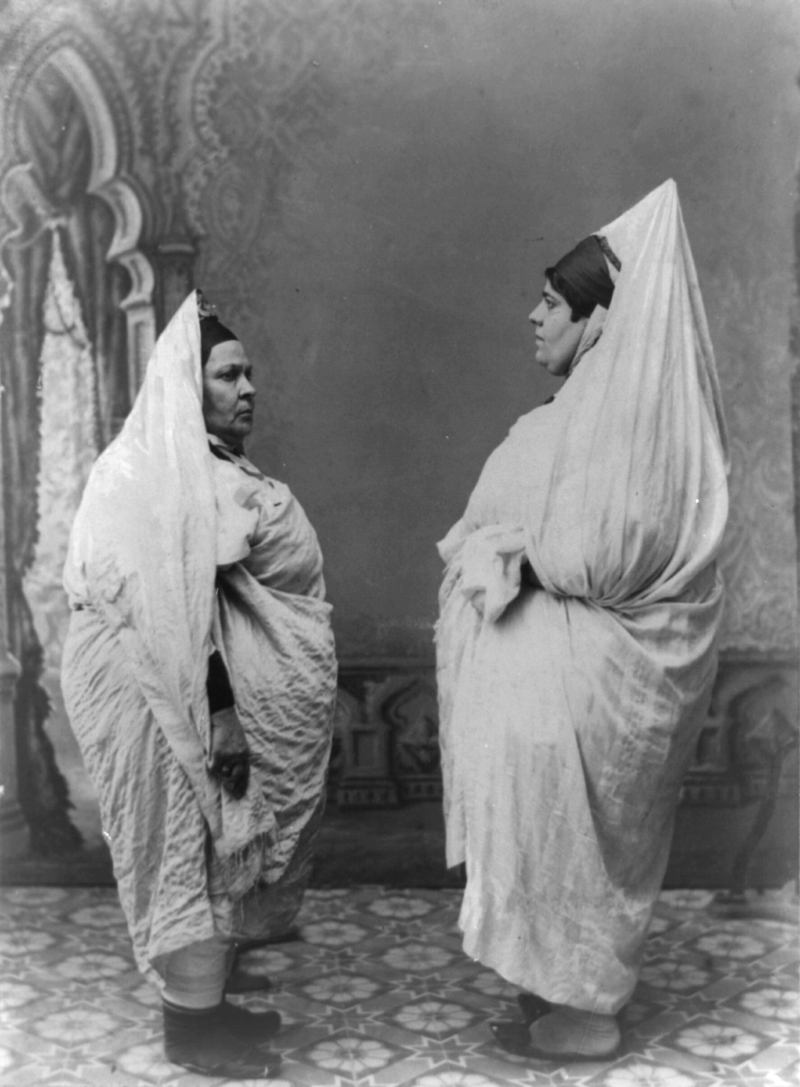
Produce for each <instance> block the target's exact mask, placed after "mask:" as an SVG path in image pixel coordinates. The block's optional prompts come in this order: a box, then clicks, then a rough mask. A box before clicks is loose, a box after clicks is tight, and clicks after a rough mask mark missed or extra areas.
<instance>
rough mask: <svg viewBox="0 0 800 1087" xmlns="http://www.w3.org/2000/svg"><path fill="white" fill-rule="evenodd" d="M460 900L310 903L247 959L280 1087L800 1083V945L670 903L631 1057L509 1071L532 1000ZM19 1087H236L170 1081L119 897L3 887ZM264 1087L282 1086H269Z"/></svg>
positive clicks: (12, 1063)
mask: <svg viewBox="0 0 800 1087" xmlns="http://www.w3.org/2000/svg"><path fill="white" fill-rule="evenodd" d="M459 897H460V896H459V892H457V891H428V890H420V891H389V890H382V889H381V888H377V887H360V888H354V889H352V890H328V891H324V890H318V891H312V892H309V894H308V896H307V899H306V904H305V906H304V908H303V913H302V915H301V919H300V920H301V924H302V928H301V936H302V939H301V940H299V941H296V942H292V943H285V944H279V945H274V946H272V947H270V948H268V949H265V950H259V951H253V952H250V953H249V955H248V960H249V962H250V964H251V965H254V964H258V965H259V966H260V967H261V968H265V969H266V970H267V972H268V973H269V974H270V976H271V977H272V978H273V979H274V989H273V990H272V991H271V992H270V993H268V994H264V995H250V996H247V997H241V998H238V999H240V1000H243V1001H244V1003H246V1004H247V1005H248V1006H251V1007H253V1008H254V1009H255V1008H266V1007H275V1008H278V1009H279V1010H280V1012H281V1014H282V1016H283V1020H284V1028H283V1030H282V1032H281V1034H280V1036H279V1037H278V1039H277V1045H276V1047H275V1048H277V1049H278V1050H279V1051H280V1052H281V1054H282V1056H283V1068H282V1071H281V1074H280V1077H281V1078H280V1079H278V1080H273V1081H272V1082H273V1084H275V1087H290V1085H296V1087H345V1085H347V1087H355V1085H357V1087H393V1085H400V1084H403V1085H408V1087H412V1085H413V1087H492V1085H506V1084H520V1085H522V1084H543V1085H544V1084H549V1085H553V1087H556V1085H562V1084H574V1085H581V1087H584V1085H585V1087H590V1085H591V1087H729V1085H733V1087H735V1085H740V1087H741V1085H748V1087H750V1085H752V1084H758V1085H759V1087H760V1085H765V1087H773V1085H774V1087H778V1085H784V1084H795V1085H796V1084H798V1083H800V1037H799V1036H798V1027H799V1026H800V999H799V994H798V945H797V930H796V929H795V928H794V926H792V925H791V924H788V923H786V922H785V921H779V920H774V919H765V920H748V921H736V920H723V919H720V918H719V917H718V916H716V915H715V914H714V913H713V911H712V910H710V909H709V908H708V907H709V905H710V902H711V895H710V894H707V893H705V892H699V891H684V892H680V891H671V892H670V891H668V892H665V893H664V894H663V895H662V897H661V899H660V902H659V905H658V910H657V915H656V917H655V919H654V924H653V928H652V932H651V936H650V941H649V954H648V960H647V965H646V966H645V969H644V971H643V975H642V980H641V983H640V985H639V987H638V989H637V991H636V994H635V997H634V1000H633V1001H632V1002H631V1004H630V1005H629V1006H628V1008H627V1009H626V1011H625V1013H624V1017H623V1030H624V1047H623V1055H622V1056H621V1057H619V1058H618V1059H617V1060H616V1061H614V1062H613V1063H611V1064H583V1065H574V1066H573V1067H571V1068H556V1067H554V1066H553V1065H551V1064H542V1063H535V1062H531V1061H525V1060H521V1059H516V1058H514V1057H510V1056H507V1057H506V1056H503V1055H501V1054H500V1053H499V1052H498V1051H496V1050H495V1049H494V1048H493V1047H492V1044H491V1034H490V1031H489V1027H488V1022H489V1020H491V1019H495V1018H509V1017H516V1015H517V1012H516V1004H515V999H514V998H515V995H516V992H517V990H516V989H515V988H514V987H512V986H509V985H506V984H505V983H504V982H503V981H502V980H501V979H500V978H498V977H497V975H495V974H494V973H492V972H491V971H488V970H485V969H484V968H483V967H481V966H480V965H479V964H477V963H474V962H471V961H470V960H468V959H467V958H466V957H465V956H464V955H463V953H462V952H461V947H460V939H459V936H458V933H457V930H456V917H457V912H458V902H459ZM0 922H1V923H2V931H1V932H0V971H1V973H0V999H1V1001H2V1009H3V1010H2V1020H1V1021H0V1083H2V1085H3V1087H23V1085H26V1087H27V1085H31V1087H34V1085H36V1087H40V1085H48V1087H62V1085H63V1087H67V1085H74V1084H93V1085H95V1087H150V1085H154V1084H155V1085H160V1087H167V1085H169V1087H178V1085H179V1087H201V1085H207V1087H219V1085H220V1084H221V1083H222V1081H220V1080H216V1079H214V1080H212V1079H208V1078H204V1077H201V1076H196V1075H193V1074H191V1073H188V1072H186V1071H183V1070H181V1069H180V1068H177V1067H175V1066H173V1065H170V1064H168V1063H167V1062H166V1061H165V1059H164V1057H163V1054H162V1048H161V1015H160V1010H159V998H158V995H157V994H156V993H155V991H154V990H153V989H151V988H150V987H149V986H148V985H147V984H146V983H144V982H143V980H142V978H141V977H140V976H139V975H138V974H137V972H136V970H135V968H134V965H133V960H132V957H131V951H130V945H129V942H128V937H127V933H126V929H125V924H124V921H123V917H122V913H121V911H120V909H119V906H118V904H117V898H116V894H115V892H114V891H113V890H110V889H107V888H78V889H61V888H53V887H48V888H6V889H3V890H0ZM262 1082H263V1081H262Z"/></svg>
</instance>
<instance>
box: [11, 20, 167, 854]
mask: <svg viewBox="0 0 800 1087" xmlns="http://www.w3.org/2000/svg"><path fill="white" fill-rule="evenodd" d="M2 127H3V131H4V133H7V134H8V141H7V145H6V148H5V158H4V161H3V162H2V167H1V169H0V351H1V352H2V361H3V384H4V400H5V403H4V430H5V435H6V440H5V443H4V449H3V454H4V456H3V459H4V462H5V465H4V485H5V494H6V507H5V508H6V523H5V538H6V553H7V555H8V561H7V569H6V578H7V586H6V593H5V600H6V607H7V616H4V617H3V618H4V619H5V621H6V622H5V623H4V627H5V628H6V629H7V630H8V639H9V648H10V651H11V654H12V657H13V659H14V660H15V661H16V662H17V664H18V666H19V675H18V678H17V685H16V700H15V713H14V721H13V730H14V737H13V739H14V741H15V744H16V753H17V764H18V798H19V804H20V806H21V808H22V811H23V813H24V816H25V820H26V822H27V824H28V827H29V828H30V833H31V839H32V845H33V848H34V849H35V850H36V851H37V852H40V853H43V854H45V855H47V854H51V853H56V854H57V853H58V852H60V851H61V850H63V849H64V848H65V847H72V846H76V845H78V844H79V843H80V840H81V832H80V829H79V827H78V826H76V825H75V822H74V821H73V820H72V819H71V818H70V808H71V807H72V803H71V800H70V788H69V783H68V782H67V781H66V780H65V777H64V774H63V773H62V772H61V770H60V769H59V764H60V763H61V762H62V760H61V758H58V757H57V755H60V752H57V751H56V750H54V745H55V747H56V748H57V747H58V746H59V745H62V746H63V744H65V743H66V744H67V746H69V743H70V737H69V735H68V734H60V733H59V734H58V735H55V736H52V735H51V734H49V732H48V730H47V729H46V728H45V723H46V722H47V720H48V717H49V716H50V715H51V712H52V711H53V710H54V709H57V708H58V706H59V704H60V690H59V680H58V677H59V668H60V658H61V649H62V646H63V638H64V635H65V632H66V625H67V622H68V609H67V603H66V597H65V594H64V592H63V589H62V587H61V570H62V568H63V563H64V558H65V556H66V547H67V541H68V536H69V529H70V526H71V523H72V519H73V517H74V515H75V512H76V510H77V507H78V503H79V501H80V497H81V493H82V491H83V486H84V484H85V481H86V478H87V476H88V472H89V470H90V468H91V465H92V463H93V461H94V459H95V457H96V456H97V454H98V453H99V452H100V451H101V450H102V449H103V448H104V446H105V445H106V444H107V443H108V442H109V441H110V439H111V438H112V437H113V435H114V434H115V433H116V431H117V430H118V428H119V426H120V425H121V423H122V421H123V420H124V418H125V416H126V415H127V413H128V411H129V409H130V405H131V403H132V400H133V397H134V396H135V393H136V389H137V388H138V385H139V381H140V378H141V372H142V369H143V366H144V363H145V361H146V358H147V356H148V354H149V352H150V350H151V348H152V344H153V342H154V337H155V310H154V304H153V287H154V276H153V270H152V266H151V263H150V261H149V260H148V259H147V257H146V256H145V254H144V253H143V252H142V250H141V248H140V243H141V238H142V232H143V225H144V220H145V213H146V208H145V205H144V202H143V198H142V190H141V188H140V187H139V186H137V185H136V183H135V182H134V181H133V179H132V178H131V177H130V175H129V170H128V165H129V159H130V150H131V133H130V127H131V126H130V122H129V119H128V117H127V111H126V109H125V107H124V105H123V98H122V96H121V95H120V94H119V92H118V90H117V89H116V88H115V85H114V81H113V79H112V77H111V75H110V73H109V71H108V68H107V66H106V64H105V63H104V62H103V61H101V60H100V58H99V56H98V55H97V53H96V52H95V51H94V50H93V49H92V48H91V47H89V46H88V45H87V43H86V42H85V41H83V40H82V39H81V38H80V37H78V36H77V35H76V34H73V33H69V32H64V33H62V34H61V35H59V36H56V37H55V38H53V39H51V40H50V41H48V42H47V47H46V49H45V48H40V49H39V50H38V51H37V50H34V51H33V53H32V54H31V55H30V56H29V57H28V58H27V60H26V61H25V62H24V63H23V64H22V65H21V66H20V70H19V73H18V76H17V79H16V81H15V84H14V86H13V87H12V89H11V93H10V94H9V96H8V98H7V99H6V104H5V109H4V117H3V126H2ZM8 727H12V726H10V725H9V726H8ZM3 742H4V746H5V749H6V750H8V749H9V745H8V740H7V737H6V736H4V737H3ZM70 761H71V759H70V758H69V756H68V757H67V759H66V763H67V765H69V763H70Z"/></svg>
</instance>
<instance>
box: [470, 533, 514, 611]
mask: <svg viewBox="0 0 800 1087" xmlns="http://www.w3.org/2000/svg"><path fill="white" fill-rule="evenodd" d="M524 559H525V540H524V534H523V531H522V529H521V528H511V527H509V526H508V525H490V526H488V527H486V528H481V529H478V530H477V531H475V532H473V533H472V534H471V535H470V536H469V537H468V538H467V539H466V541H465V543H464V547H463V551H462V553H461V561H462V571H463V578H462V582H461V592H462V593H463V594H464V595H465V596H467V597H469V598H470V600H471V601H472V604H473V606H474V607H475V609H476V611H477V612H478V614H479V615H482V616H483V618H484V619H486V620H487V621H488V622H490V623H496V622H497V620H498V619H499V618H500V616H501V615H502V614H503V612H504V611H505V609H506V608H507V607H508V605H509V604H510V603H511V601H512V600H515V599H516V597H517V596H518V595H519V590H520V567H521V564H522V562H523V560H524Z"/></svg>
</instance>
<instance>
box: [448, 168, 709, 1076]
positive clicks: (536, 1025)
mask: <svg viewBox="0 0 800 1087" xmlns="http://www.w3.org/2000/svg"><path fill="white" fill-rule="evenodd" d="M545 275H546V279H545V287H544V294H543V298H542V301H541V302H540V303H539V305H538V306H537V307H536V309H535V310H534V311H533V313H532V314H531V318H530V319H531V321H532V323H533V325H534V328H535V332H536V357H537V359H538V361H539V362H540V363H541V364H542V365H543V366H545V367H546V368H547V369H548V371H549V372H550V373H552V374H555V375H559V376H564V377H568V378H569V380H567V381H566V383H565V384H564V385H563V387H562V388H561V390H560V391H559V392H558V394H557V395H556V396H555V398H553V399H552V400H551V402H549V403H548V404H546V405H543V406H542V407H540V408H538V409H536V410H535V411H532V412H530V413H529V414H528V415H524V416H523V417H522V418H521V419H519V420H518V422H517V423H516V424H515V425H514V427H513V428H512V429H511V432H510V434H509V436H508V438H507V439H506V440H505V441H504V442H503V443H502V445H500V446H499V447H498V448H497V449H496V450H495V451H494V452H493V453H492V455H491V456H490V457H489V460H488V461H487V463H486V465H485V466H484V469H483V472H482V473H481V476H480V478H479V480H478V483H477V485H476V487H475V489H474V491H473V493H472V495H471V497H470V500H469V503H468V505H467V509H466V512H465V514H464V516H463V517H462V519H461V520H460V521H459V522H458V523H457V524H456V525H455V526H454V527H453V528H452V529H451V531H450V532H449V534H448V535H447V537H446V539H445V540H444V541H443V542H442V543H441V544H440V545H439V549H440V553H441V555H442V557H443V558H444V560H445V563H446V564H447V569H446V573H445V579H444V583H443V586H442V590H441V594H440V619H439V623H438V627H437V664H438V681H439V697H440V711H441V732H440V737H441V746H442V761H443V770H444V782H445V816H446V825H447V860H448V864H449V865H457V864H462V863H465V864H466V871H467V887H466V891H465V894H464V901H463V904H462V909H461V916H460V925H461V928H462V930H463V933H464V949H465V951H466V952H467V954H469V955H471V956H472V957H473V958H476V959H478V960H480V961H481V962H482V963H485V964H486V965H487V966H490V967H492V968H493V969H495V970H497V971H498V973H499V974H501V975H502V976H503V977H504V978H505V979H507V980H508V981H510V982H512V983H514V984H516V985H518V986H520V987H521V989H522V992H521V994H520V997H519V1002H520V1006H521V1009H522V1011H523V1017H524V1020H525V1021H524V1023H520V1022H507V1023H502V1022H501V1023H497V1024H494V1026H493V1030H494V1034H495V1038H496V1040H497V1042H498V1044H499V1045H500V1046H501V1047H503V1048H504V1049H510V1050H512V1051H513V1052H515V1053H521V1054H527V1055H528V1056H531V1057H535V1058H539V1059H543V1060H551V1061H557V1062H561V1063H565V1062H571V1061H575V1060H587V1059H589V1060H597V1059H601V1058H602V1059H608V1058H611V1057H612V1056H614V1054H615V1053H616V1051H617V1047H618V1045H619V1041H620V1031H619V1026H618V1024H617V1020H616V1015H617V1013H618V1012H619V1011H620V1009H621V1008H622V1007H623V1006H624V1005H625V1003H626V1002H627V1000H628V999H629V998H630V996H631V993H632V992H633V989H634V986H635V985H636V980H637V974H638V970H639V964H640V961H641V956H642V951H643V947H644V941H645V937H646V935H647V930H648V926H649V924H650V919H651V915H652V909H653V905H654V902H655V900H656V897H657V895H658V892H659V890H660V886H661V880H662V878H663V875H664V870H665V867H666V863H667V859H668V853H669V846H670V840H671V835H672V827H673V821H674V814H675V808H676V805H677V800H678V793H679V789H680V785H681V779H682V777H683V774H684V772H685V770H686V767H687V765H688V762H689V760H690V758H691V754H692V751H693V748H694V745H695V742H696V738H697V735H698V731H699V729H700V727H701V724H702V721H703V718H704V715H705V712H706V709H707V706H708V702H709V698H710V695H711V688H712V684H713V680H714V675H715V670H716V651H715V636H716V631H717V628H718V625H719V620H720V614H721V608H722V583H721V580H720V577H719V575H718V573H717V569H716V564H715V556H716V554H717V551H718V548H719V545H720V540H721V538H722V533H723V529H724V527H725V521H726V517H727V508H728V506H727V483H726V472H727V463H726V453H725V426H724V420H723V416H722V408H721V403H720V397H719V390H718V386H717V379H716V372H715V366H714V357H713V351H712V348H711V343H710V340H709V336H708V329H707V325H706V320H705V314H704V311H703V304H702V299H701V297H700V292H699V289H698V285H697V278H696V274H695V269H694V263H693V260H692V255H691V252H690V249H689V244H688V240H687V238H686V234H685V231H684V227H683V222H682V218H681V212H680V205H679V203H678V195H677V189H676V187H675V184H674V182H671V181H668V182H665V183H664V184H663V185H662V186H661V187H660V188H658V189H656V190H655V191H654V192H652V193H651V194H650V195H649V196H647V197H645V199H644V200H642V201H641V202H640V203H639V204H637V205H636V206H635V207H633V208H632V209H631V210H630V211H628V212H626V213H625V214H624V215H623V216H621V217H620V218H619V219H617V220H616V221H615V222H613V223H611V224H610V225H609V226H607V227H605V228H604V229H603V230H601V231H599V232H598V233H597V234H596V235H592V236H591V237H589V238H587V239H585V240H584V241H583V242H581V243H580V245H579V246H577V247H576V249H574V250H573V251H571V252H570V253H569V254H567V256H566V257H564V258H562V260H560V261H559V262H558V263H557V264H556V265H555V266H554V267H552V268H548V269H547V271H546V273H545Z"/></svg>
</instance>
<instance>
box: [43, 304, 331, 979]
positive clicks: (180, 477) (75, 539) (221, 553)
mask: <svg viewBox="0 0 800 1087" xmlns="http://www.w3.org/2000/svg"><path fill="white" fill-rule="evenodd" d="M218 452H219V450H218ZM222 453H223V455H222V456H215V455H213V454H212V451H211V448H210V445H209V436H208V434H207V433H206V430H205V425H204V420H203V413H202V371H201V363H200V328H199V319H198V296H197V295H196V294H195V293H194V292H193V293H192V294H191V295H189V297H188V298H187V299H186V301H185V302H184V303H183V305H182V306H181V308H180V309H179V310H178V312H177V313H176V315H175V316H174V317H173V319H172V321H171V322H170V324H169V325H168V326H167V328H166V329H165V331H164V332H163V334H162V335H161V336H160V338H159V340H158V342H157V344H156V348H155V351H154V353H153V356H152V357H151V359H150V362H149V364H148V368H147V373H146V375H145V380H144V384H143V386H142V389H141V391H140V393H139V396H138V397H137V400H136V403H135V405H134V407H133V409H132V411H131V413H130V415H129V417H128V419H127V420H126V423H125V425H124V427H123V429H122V431H121V433H120V434H119V436H118V437H117V438H116V440H115V441H114V442H113V443H112V444H111V445H110V446H109V447H108V449H107V450H106V451H105V453H104V454H103V455H102V456H101V457H100V458H99V460H98V461H97V463H96V465H95V467H94V469H93V471H92V474H91V477H90V479H89V482H88V485H87V487H86V491H85V494H84V497H83V501H82V504H81V507H80V510H79V512H78V515H77V518H76V521H75V524H74V526H73V530H72V536H71V541H70V551H69V556H68V560H67V564H66V567H65V573H64V583H65V587H66V589H67V592H68V594H69V597H70V601H71V604H72V606H73V608H74V609H75V612H74V614H73V617H72V621H71V626H70V633H69V637H68V640H67V645H66V648H65V654H64V662H63V671H62V674H63V687H64V695H65V701H66V705H67V710H68V713H69V715H70V720H71V722H72V726H73V729H74V731H75V734H76V736H77V738H78V741H79V743H80V745H81V749H82V753H83V756H84V760H85V762H86V766H87V769H88V771H89V773H90V775H91V777H92V778H93V781H94V784H95V787H96V788H97V791H98V794H99V799H100V808H101V816H102V819H103V828H104V833H105V836H106V837H107V839H108V840H109V843H110V848H111V853H112V858H113V862H114V870H115V875H116V877H117V882H118V886H119V891H120V897H121V901H122V905H123V908H124V910H125V912H126V916H127V919H128V923H129V927H130V930H131V935H132V938H133V942H134V950H135V953H136V956H137V961H138V963H139V966H140V968H141V969H142V970H143V971H145V972H150V971H151V970H153V969H155V971H156V972H158V970H159V967H160V965H161V964H162V963H163V962H164V961H165V956H168V955H169V954H170V953H171V952H173V951H175V950H177V949H179V948H181V947H184V946H186V945H189V944H191V943H195V942H199V941H203V940H206V939H209V938H211V937H212V936H214V935H216V934H219V933H221V934H222V935H224V936H232V937H236V936H237V935H239V936H265V935H269V934H270V933H272V932H274V931H275V930H277V929H279V928H281V927H285V925H286V924H288V923H289V921H290V920H291V917H292V915H293V913H294V912H296V910H297V908H299V905H300V898H301V896H302V892H303V887H304V881H305V879H306V878H307V876H308V871H309V866H310V851H311V846H312V844H313V839H314V836H315V834H316V830H317V827H318V824H319V820H320V817H321V812H322V804H323V790H324V781H325V773H326V767H327V760H328V754H329V747H330V739H331V727H332V716H333V706H334V701H335V691H336V662H335V655H334V644H333V637H332V633H331V626H330V605H328V604H327V603H325V600H324V582H323V578H322V559H321V555H320V550H319V544H318V542H317V538H316V535H315V533H314V530H313V528H312V527H311V525H310V524H309V522H308V520H307V518H306V516H305V514H304V512H303V510H302V509H301V507H300V505H299V503H298V502H297V501H296V499H295V498H294V497H293V496H292V494H291V492H290V491H289V489H288V488H287V487H286V486H285V485H284V484H282V483H278V482H276V481H274V480H270V479H267V478H266V477H264V476H263V475H262V474H261V473H260V472H259V471H258V469H256V468H255V467H254V466H253V465H252V464H250V462H249V461H247V460H246V458H244V457H242V456H238V455H237V454H236V453H235V452H233V451H227V453H226V451H225V450H224V449H223V450H222ZM213 650H218V651H219V652H220V653H221V655H222V657H223V660H224V661H225V663H226V665H227V669H228V672H229V675H230V681H231V685H232V688H233V693H234V696H235V700H236V706H237V710H238V714H239V717H240V719H241V721H242V724H243V726H244V729H245V733H246V737H247V742H248V746H249V748H250V757H251V772H250V783H249V785H248V789H247V792H246V794H245V796H244V797H243V798H242V799H241V800H233V799H231V798H230V797H229V796H228V794H227V793H226V792H225V791H224V790H222V789H220V787H219V785H218V784H217V782H216V781H215V780H214V779H213V778H212V776H211V775H210V774H209V772H208V769H207V766H206V762H207V758H208V751H209V743H210V722H209V708H208V696H207V691H206V677H207V673H208V660H209V655H210V653H211V652H212V651H213Z"/></svg>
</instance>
